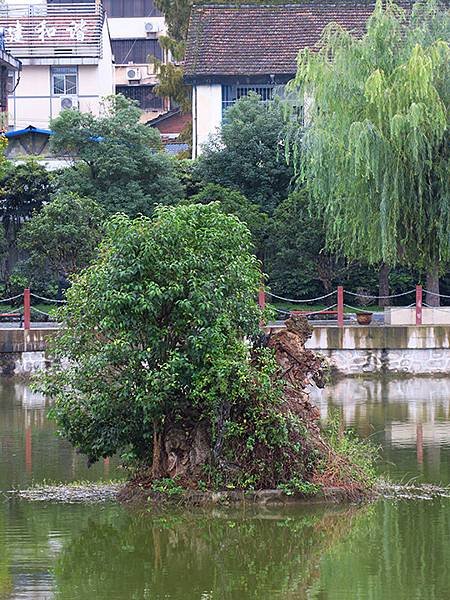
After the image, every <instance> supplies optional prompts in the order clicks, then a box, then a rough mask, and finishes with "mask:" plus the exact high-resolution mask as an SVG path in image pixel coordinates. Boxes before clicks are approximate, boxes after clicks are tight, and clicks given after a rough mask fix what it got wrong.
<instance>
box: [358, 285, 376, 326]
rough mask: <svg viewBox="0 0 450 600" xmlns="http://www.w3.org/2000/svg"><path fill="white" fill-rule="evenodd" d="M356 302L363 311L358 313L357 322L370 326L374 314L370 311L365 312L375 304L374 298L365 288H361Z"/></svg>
mask: <svg viewBox="0 0 450 600" xmlns="http://www.w3.org/2000/svg"><path fill="white" fill-rule="evenodd" d="M356 293H357V296H356V302H357V303H358V305H359V306H361V308H362V310H361V311H357V312H356V320H357V321H358V324H359V325H370V324H371V322H372V317H373V313H372V312H369V311H368V310H364V307H366V306H370V304H372V303H374V302H375V298H374V296H372V295H371V294H370V292H369V290H366V289H365V288H363V287H359V288H357V290H356Z"/></svg>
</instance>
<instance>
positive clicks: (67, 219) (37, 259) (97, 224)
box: [19, 193, 104, 276]
mask: <svg viewBox="0 0 450 600" xmlns="http://www.w3.org/2000/svg"><path fill="white" fill-rule="evenodd" d="M103 221H104V211H103V210H102V208H101V207H100V206H99V205H98V204H97V203H96V202H94V200H91V199H89V198H82V197H80V196H77V195H76V194H63V193H60V194H59V195H57V196H56V197H55V198H54V199H53V200H52V201H51V202H50V203H48V204H46V205H45V206H44V208H43V209H42V210H41V211H40V212H37V213H35V214H34V215H33V217H32V218H31V219H30V220H29V221H28V222H27V223H25V225H24V226H23V227H22V230H21V232H20V234H19V246H20V247H21V248H22V249H23V250H24V251H26V252H27V253H28V254H29V260H30V261H31V263H32V264H34V265H39V264H40V265H44V266H47V267H49V268H50V271H51V272H53V273H55V274H57V275H59V276H66V275H73V273H76V272H77V271H80V270H81V269H83V268H84V267H86V266H87V265H88V264H89V263H90V262H91V261H92V260H93V258H94V257H95V255H96V251H97V247H98V245H99V243H100V240H101V237H102V233H103Z"/></svg>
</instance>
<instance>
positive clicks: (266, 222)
mask: <svg viewBox="0 0 450 600" xmlns="http://www.w3.org/2000/svg"><path fill="white" fill-rule="evenodd" d="M189 202H192V203H195V204H209V203H210V202H220V206H221V208H222V210H223V212H224V213H225V214H231V215H235V216H236V217H238V219H239V220H240V221H241V222H242V223H245V225H247V227H248V229H249V230H250V233H251V234H252V238H253V243H254V246H255V251H256V254H257V256H259V257H262V256H263V252H264V248H265V246H266V243H267V238H268V234H269V227H270V219H269V217H268V215H267V214H266V213H264V212H262V210H261V209H260V208H259V206H258V205H257V204H254V203H252V202H250V201H249V200H247V198H246V197H245V196H244V195H242V194H241V193H240V192H237V191H236V190H232V189H227V188H225V187H222V186H220V185H217V184H214V183H209V184H207V185H206V186H205V187H204V188H202V190H201V191H200V192H199V193H197V194H195V195H194V196H192V197H191V198H190V199H189Z"/></svg>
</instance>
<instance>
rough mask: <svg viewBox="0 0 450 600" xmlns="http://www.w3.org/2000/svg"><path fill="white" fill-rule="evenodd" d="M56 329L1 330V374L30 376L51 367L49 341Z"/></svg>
mask: <svg viewBox="0 0 450 600" xmlns="http://www.w3.org/2000/svg"><path fill="white" fill-rule="evenodd" d="M55 331H56V328H49V327H47V328H39V329H38V328H36V329H29V330H23V329H13V328H3V329H0V374H1V375H4V376H11V375H19V376H20V375H24V376H26V375H30V374H32V373H34V372H36V371H39V370H40V369H44V368H46V367H47V366H48V365H49V359H48V356H47V348H48V341H49V339H50V337H51V336H53V335H55Z"/></svg>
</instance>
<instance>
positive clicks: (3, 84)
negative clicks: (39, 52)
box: [0, 31, 22, 131]
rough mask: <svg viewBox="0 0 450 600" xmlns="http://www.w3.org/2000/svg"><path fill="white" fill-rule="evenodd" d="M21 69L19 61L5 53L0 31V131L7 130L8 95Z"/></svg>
mask: <svg viewBox="0 0 450 600" xmlns="http://www.w3.org/2000/svg"><path fill="white" fill-rule="evenodd" d="M21 68H22V63H21V62H20V60H17V59H16V58H14V57H13V56H12V55H11V54H10V53H9V52H7V51H6V48H5V36H4V32H2V31H0V131H6V130H7V129H8V95H9V93H10V92H11V91H12V90H14V88H15V86H16V83H17V81H18V77H19V73H20V70H21Z"/></svg>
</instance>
